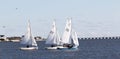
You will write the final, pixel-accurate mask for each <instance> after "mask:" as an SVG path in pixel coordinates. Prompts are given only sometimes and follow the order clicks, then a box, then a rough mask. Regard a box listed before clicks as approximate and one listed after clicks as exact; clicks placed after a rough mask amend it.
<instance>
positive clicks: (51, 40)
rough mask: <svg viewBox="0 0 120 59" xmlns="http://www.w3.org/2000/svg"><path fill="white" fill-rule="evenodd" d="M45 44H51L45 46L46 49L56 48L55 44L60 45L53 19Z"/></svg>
mask: <svg viewBox="0 0 120 59" xmlns="http://www.w3.org/2000/svg"><path fill="white" fill-rule="evenodd" d="M46 44H49V45H51V46H50V47H46V49H57V46H58V45H60V36H59V34H58V31H57V28H56V23H55V21H53V24H52V29H51V30H50V32H49V35H48V37H47V40H46Z"/></svg>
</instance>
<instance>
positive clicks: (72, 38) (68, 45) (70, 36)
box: [58, 19, 79, 50]
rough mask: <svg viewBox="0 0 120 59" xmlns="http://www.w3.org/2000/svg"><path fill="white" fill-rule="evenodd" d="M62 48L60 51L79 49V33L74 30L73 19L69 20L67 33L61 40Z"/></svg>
mask: <svg viewBox="0 0 120 59" xmlns="http://www.w3.org/2000/svg"><path fill="white" fill-rule="evenodd" d="M61 43H62V46H60V47H58V49H60V50H69V49H71V50H76V49H78V46H79V42H78V37H77V33H76V32H75V31H74V30H73V29H72V26H71V19H70V20H67V23H66V26H65V31H64V33H63V36H62V39H61Z"/></svg>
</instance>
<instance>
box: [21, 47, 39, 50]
mask: <svg viewBox="0 0 120 59" xmlns="http://www.w3.org/2000/svg"><path fill="white" fill-rule="evenodd" d="M37 49H38V47H29V48H27V47H21V48H20V50H37Z"/></svg>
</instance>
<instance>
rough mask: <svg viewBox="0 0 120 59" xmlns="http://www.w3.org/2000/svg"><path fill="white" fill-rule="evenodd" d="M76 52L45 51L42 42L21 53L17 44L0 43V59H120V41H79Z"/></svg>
mask: <svg viewBox="0 0 120 59" xmlns="http://www.w3.org/2000/svg"><path fill="white" fill-rule="evenodd" d="M79 42H80V46H79V50H77V51H66V50H64V51H62V50H45V47H46V46H47V45H45V44H44V43H45V42H44V41H41V42H37V43H38V46H39V49H38V50H34V51H22V50H20V49H19V47H21V46H22V45H21V44H20V43H19V42H18V43H17V42H16V43H13V42H0V59H120V40H119V39H116V40H79Z"/></svg>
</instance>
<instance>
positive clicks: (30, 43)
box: [20, 20, 38, 50]
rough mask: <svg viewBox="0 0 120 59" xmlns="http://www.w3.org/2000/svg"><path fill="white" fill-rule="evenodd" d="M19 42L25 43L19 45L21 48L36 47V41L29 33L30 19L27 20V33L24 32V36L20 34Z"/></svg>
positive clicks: (29, 48)
mask: <svg viewBox="0 0 120 59" xmlns="http://www.w3.org/2000/svg"><path fill="white" fill-rule="evenodd" d="M20 43H21V44H24V45H26V47H21V48H20V49H21V50H36V49H38V46H37V43H36V41H35V39H34V38H33V36H32V33H31V26H30V20H28V27H27V33H26V34H25V36H22V39H21V42H20Z"/></svg>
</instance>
